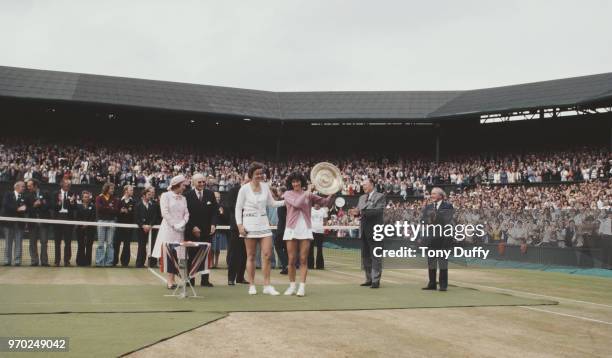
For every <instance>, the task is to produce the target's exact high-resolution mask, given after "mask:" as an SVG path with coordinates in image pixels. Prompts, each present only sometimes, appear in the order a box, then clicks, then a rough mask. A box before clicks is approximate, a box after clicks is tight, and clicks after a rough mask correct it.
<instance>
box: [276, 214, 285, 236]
mask: <svg viewBox="0 0 612 358" xmlns="http://www.w3.org/2000/svg"><path fill="white" fill-rule="evenodd" d="M276 215H277V216H278V222H277V223H276V237H280V238H281V240H282V238H283V236H285V227H286V226H287V207H286V206H279V207H278V208H276Z"/></svg>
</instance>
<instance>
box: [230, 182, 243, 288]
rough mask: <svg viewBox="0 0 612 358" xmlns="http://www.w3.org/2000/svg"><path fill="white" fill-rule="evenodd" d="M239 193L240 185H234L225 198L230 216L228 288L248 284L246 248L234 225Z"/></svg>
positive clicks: (236, 226)
mask: <svg viewBox="0 0 612 358" xmlns="http://www.w3.org/2000/svg"><path fill="white" fill-rule="evenodd" d="M243 183H244V182H243ZM239 191H240V185H235V186H234V187H233V188H231V189H230V191H229V192H228V193H227V195H226V198H225V203H226V204H225V205H226V208H225V212H226V213H228V214H229V216H230V232H229V236H228V240H227V256H228V262H227V283H228V285H230V286H233V285H234V284H236V283H244V284H248V282H247V281H246V280H245V279H244V272H245V270H246V258H247V257H246V246H245V245H244V239H243V238H241V237H240V233H239V232H238V225H237V224H236V201H237V200H238V192H239Z"/></svg>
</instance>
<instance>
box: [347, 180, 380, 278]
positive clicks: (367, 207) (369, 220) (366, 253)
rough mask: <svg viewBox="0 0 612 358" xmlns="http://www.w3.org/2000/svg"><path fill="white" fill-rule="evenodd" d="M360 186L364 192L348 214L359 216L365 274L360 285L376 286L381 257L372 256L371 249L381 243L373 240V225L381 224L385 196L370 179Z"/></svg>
mask: <svg viewBox="0 0 612 358" xmlns="http://www.w3.org/2000/svg"><path fill="white" fill-rule="evenodd" d="M361 186H362V187H363V191H364V193H365V194H363V195H362V196H360V197H359V203H358V204H357V207H356V208H353V209H350V210H349V214H351V215H353V216H360V217H361V220H360V223H361V228H360V229H361V230H360V231H361V262H362V265H363V269H364V271H365V276H366V281H365V282H364V283H362V284H361V286H369V287H371V288H378V287H380V277H381V275H382V258H381V257H376V256H374V254H373V251H374V249H375V248H377V247H382V245H383V243H382V241H375V240H374V239H373V233H374V225H379V224H383V213H384V209H385V205H386V198H385V195H384V194H382V193H379V192H377V191H376V190H375V186H374V183H373V182H372V180H371V179H366V180H364V181H363V182H362V183H361Z"/></svg>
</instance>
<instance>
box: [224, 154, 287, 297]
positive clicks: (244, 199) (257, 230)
mask: <svg viewBox="0 0 612 358" xmlns="http://www.w3.org/2000/svg"><path fill="white" fill-rule="evenodd" d="M263 169H264V166H263V164H261V163H256V162H255V163H252V164H251V166H250V167H249V170H248V178H249V179H250V181H249V182H248V183H246V184H244V185H243V186H242V187H241V188H240V191H239V192H238V200H237V201H236V213H235V214H236V224H237V225H238V231H240V236H241V237H243V238H244V243H245V246H246V252H247V264H246V270H247V274H248V277H249V282H250V285H249V294H250V295H255V294H257V288H256V287H255V255H256V252H257V243H258V242H259V245H260V248H261V260H262V270H263V275H264V286H263V293H264V294H267V295H272V296H277V295H279V293H278V291H276V290H275V289H274V287H273V286H272V285H271V284H270V257H271V256H272V254H273V253H272V230H270V223H269V221H268V215H267V213H266V207H268V206H272V207H279V206H283V205H285V202H284V201H283V200H280V201H278V200H274V198H273V197H272V193H271V192H270V188H269V187H268V184H267V183H265V182H263V179H264V175H263Z"/></svg>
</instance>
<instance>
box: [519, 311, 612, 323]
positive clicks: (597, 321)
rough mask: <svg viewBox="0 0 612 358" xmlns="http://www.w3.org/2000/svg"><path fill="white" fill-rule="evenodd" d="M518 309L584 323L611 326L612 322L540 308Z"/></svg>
mask: <svg viewBox="0 0 612 358" xmlns="http://www.w3.org/2000/svg"><path fill="white" fill-rule="evenodd" d="M519 307H521V308H525V309H528V310H532V311H538V312H546V313H551V314H556V315H559V316H565V317H570V318H576V319H582V320H585V321H590V322H596V323H603V324H607V325H611V326H612V322H606V321H600V320H598V319H594V318H588V317H582V316H575V315H572V314H567V313H561V312H555V311H549V310H543V309H541V308H535V307H528V306H519Z"/></svg>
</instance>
